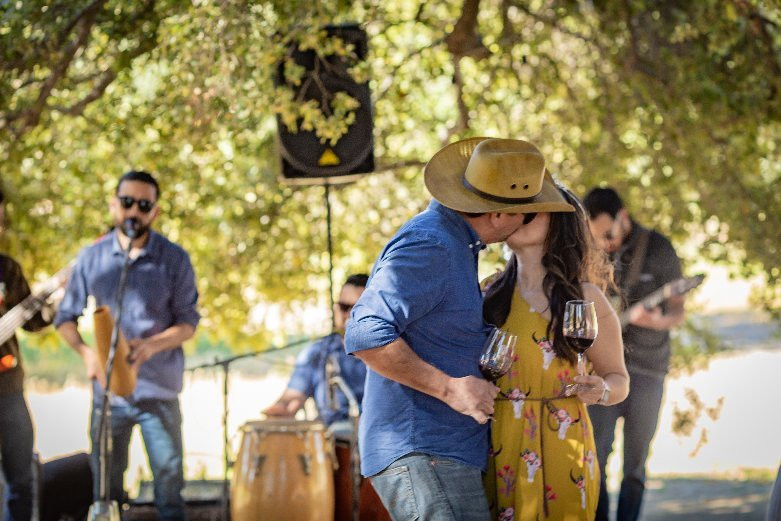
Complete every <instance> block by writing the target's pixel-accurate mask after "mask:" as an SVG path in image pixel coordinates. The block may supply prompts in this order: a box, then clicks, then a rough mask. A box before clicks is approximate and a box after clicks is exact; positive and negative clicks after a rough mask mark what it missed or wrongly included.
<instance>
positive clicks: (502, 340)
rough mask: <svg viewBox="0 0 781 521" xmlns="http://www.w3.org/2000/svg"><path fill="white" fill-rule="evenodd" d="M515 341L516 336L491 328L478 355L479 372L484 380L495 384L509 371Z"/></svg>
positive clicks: (516, 339)
mask: <svg viewBox="0 0 781 521" xmlns="http://www.w3.org/2000/svg"><path fill="white" fill-rule="evenodd" d="M517 341H518V336H517V335H516V334H514V333H510V332H509V331H504V330H502V329H499V328H497V327H495V328H493V330H492V331H491V334H489V335H488V339H487V340H486V341H485V345H483V351H482V353H481V354H480V362H479V366H480V372H481V373H482V375H483V377H485V379H486V380H488V381H489V382H496V381H497V380H498V379H499V378H501V377H502V376H504V375H505V374H506V373H507V371H509V370H510V367H511V366H512V365H513V350H514V349H515V344H516V342H517Z"/></svg>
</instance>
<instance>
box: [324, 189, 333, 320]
mask: <svg viewBox="0 0 781 521" xmlns="http://www.w3.org/2000/svg"><path fill="white" fill-rule="evenodd" d="M323 187H324V188H325V226H326V234H327V237H328V298H329V299H330V301H331V330H332V331H333V330H334V329H335V328H336V317H335V316H334V244H333V239H332V237H331V197H330V195H331V185H329V184H328V183H325V185H323Z"/></svg>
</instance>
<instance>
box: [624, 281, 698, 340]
mask: <svg viewBox="0 0 781 521" xmlns="http://www.w3.org/2000/svg"><path fill="white" fill-rule="evenodd" d="M704 279H705V274H704V273H700V274H697V275H695V276H694V277H683V278H680V279H676V280H673V281H671V282H668V283H667V284H665V285H664V286H662V287H661V288H659V289H657V290H655V291H653V292H651V293H649V294H648V295H646V296H645V297H643V298H642V299H641V300H640V301H639V302H636V303H635V304H632V306H630V307H629V308H628V309H626V310H624V311H623V312H621V313H619V314H618V319H619V320H620V321H621V329H625V328H626V326H628V325H629V310H631V309H632V308H633V307H634V306H643V307H644V308H645V309H647V310H651V309H653V308H655V307H656V306H658V305H659V304H661V303H662V302H664V301H665V300H667V299H668V298H670V297H677V296H680V295H685V294H686V293H688V292H690V291H691V290H693V289H694V288H696V287H697V286H699V285H700V284H702V281H703V280H704Z"/></svg>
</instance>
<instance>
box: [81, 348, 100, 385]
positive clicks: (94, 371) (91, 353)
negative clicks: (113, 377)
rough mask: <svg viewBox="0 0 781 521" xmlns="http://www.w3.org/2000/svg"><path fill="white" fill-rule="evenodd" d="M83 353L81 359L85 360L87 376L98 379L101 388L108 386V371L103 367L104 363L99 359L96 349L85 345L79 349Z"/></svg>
mask: <svg viewBox="0 0 781 521" xmlns="http://www.w3.org/2000/svg"><path fill="white" fill-rule="evenodd" d="M79 353H81V359H82V360H84V368H85V369H86V372H87V378H89V379H90V380H92V379H93V378H94V379H95V380H97V381H98V384H99V385H100V388H101V389H105V388H106V372H105V370H104V369H103V366H102V364H101V363H100V361H99V360H98V354H97V353H96V352H95V350H94V349H91V348H90V347H89V346H88V345H86V344H85V345H83V346H82V348H81V349H80V350H79Z"/></svg>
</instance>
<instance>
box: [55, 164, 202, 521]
mask: <svg viewBox="0 0 781 521" xmlns="http://www.w3.org/2000/svg"><path fill="white" fill-rule="evenodd" d="M159 196H160V189H159V186H158V184H157V181H156V180H155V179H154V177H152V176H151V175H150V174H149V173H147V172H142V171H131V172H127V173H126V174H124V175H122V177H120V179H119V183H118V184H117V189H116V194H115V196H114V197H113V198H112V199H111V201H110V203H109V208H110V210H111V216H112V217H113V220H114V230H113V231H112V232H110V233H109V234H107V235H106V236H105V237H104V238H103V239H102V240H100V241H98V242H96V243H95V244H92V245H91V246H88V247H86V248H85V249H83V250H82V251H81V253H80V254H79V256H78V259H77V261H76V266H75V268H74V270H73V274H72V275H71V278H70V281H69V282H68V287H67V289H66V291H65V297H64V298H63V300H62V302H61V303H60V306H59V309H58V311H57V316H56V317H55V320H54V324H55V326H56V327H57V329H58V331H59V333H60V334H61V335H62V337H63V338H64V339H65V341H66V342H68V344H69V345H70V346H71V347H72V348H73V349H74V350H75V351H76V352H77V353H79V355H80V356H81V357H82V359H83V360H84V364H85V366H86V369H87V375H88V377H89V378H91V379H92V380H93V404H92V419H91V428H90V434H91V438H92V448H93V451H92V463H93V476H96V477H97V475H98V472H99V464H98V447H99V440H98V425H99V423H100V407H101V404H102V401H103V393H104V389H105V385H106V382H105V374H104V373H103V369H102V366H101V363H100V362H99V360H98V357H97V353H96V352H95V350H93V349H92V348H91V347H90V346H88V345H87V344H86V343H85V342H84V340H83V338H82V337H81V334H79V331H78V328H77V325H78V319H79V317H81V315H82V313H83V311H84V308H85V307H87V297H88V296H92V297H94V298H95V301H96V304H97V306H108V307H109V309H110V310H111V314H112V316H113V317H114V318H115V319H116V312H117V305H118V302H117V288H118V285H119V279H120V275H121V273H122V270H123V266H124V263H125V255H126V252H128V251H129V259H130V264H129V269H128V271H127V291H126V292H125V293H124V298H123V301H122V306H123V312H122V317H121V320H120V324H119V325H120V330H121V331H122V333H123V334H124V336H125V338H126V339H127V343H128V346H129V347H130V360H129V361H130V363H131V364H132V365H131V370H133V371H135V372H136V373H137V383H136V387H135V390H134V391H133V393H132V395H131V396H129V397H127V398H123V397H120V396H116V395H112V396H111V403H110V406H111V430H112V443H113V453H112V457H111V468H110V473H111V480H110V482H111V488H110V491H109V495H110V497H109V498H110V499H111V500H116V501H119V502H122V500H123V499H124V490H123V475H124V472H125V469H126V468H127V463H128V445H129V444H130V435H131V432H132V430H133V426H134V425H136V424H138V425H139V426H140V427H141V434H142V437H143V439H144V445H145V447H146V451H147V454H148V455H149V463H150V466H151V467H152V474H153V476H154V492H155V506H156V507H157V509H158V511H159V513H160V518H161V519H162V520H163V521H183V520H184V519H185V505H184V500H183V499H182V495H181V491H182V488H183V487H184V475H183V468H182V433H181V424H182V417H181V411H180V409H179V392H180V391H181V390H182V376H183V373H184V352H183V351H182V342H184V341H185V340H187V339H189V338H191V337H192V336H193V334H194V333H195V328H196V326H197V325H198V321H199V319H200V315H199V314H198V311H197V309H196V304H197V302H198V291H197V289H196V286H195V274H194V272H193V267H192V264H191V263H190V257H189V255H188V254H187V252H185V250H184V249H182V248H181V247H180V246H178V245H177V244H174V243H172V242H171V241H169V240H168V239H166V238H165V237H163V236H162V235H160V234H159V233H157V232H155V231H154V230H152V229H151V226H152V223H153V222H154V221H155V219H156V218H157V217H158V215H159V214H160V207H159V206H158V204H157V201H158V198H159ZM128 247H130V249H129V250H128ZM98 481H99V480H98V479H95V480H94V482H95V484H96V489H95V491H94V494H95V497H96V498H98V496H99V490H98V489H97V484H98ZM98 499H102V498H98Z"/></svg>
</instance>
